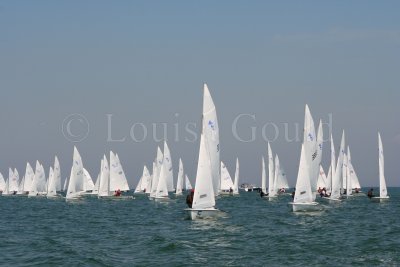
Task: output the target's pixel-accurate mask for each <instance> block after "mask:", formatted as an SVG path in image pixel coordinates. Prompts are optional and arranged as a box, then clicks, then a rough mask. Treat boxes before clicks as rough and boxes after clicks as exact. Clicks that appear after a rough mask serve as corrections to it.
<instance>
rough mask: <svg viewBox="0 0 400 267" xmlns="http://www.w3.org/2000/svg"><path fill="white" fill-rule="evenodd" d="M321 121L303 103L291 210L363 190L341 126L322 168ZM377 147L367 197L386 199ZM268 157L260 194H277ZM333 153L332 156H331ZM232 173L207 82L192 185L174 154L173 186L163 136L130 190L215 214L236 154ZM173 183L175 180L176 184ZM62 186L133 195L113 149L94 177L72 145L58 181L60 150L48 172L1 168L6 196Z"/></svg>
mask: <svg viewBox="0 0 400 267" xmlns="http://www.w3.org/2000/svg"><path fill="white" fill-rule="evenodd" d="M322 125H323V123H322V121H321V120H320V121H319V126H318V129H317V131H316V129H315V125H314V120H313V117H312V115H311V111H310V108H309V106H308V105H306V106H305V117H304V137H303V142H302V144H301V153H300V161H299V167H298V174H297V180H296V187H295V191H294V193H293V195H292V197H293V201H292V202H290V203H289V204H290V206H291V207H292V210H293V211H294V212H302V211H306V212H309V211H316V210H321V209H322V205H321V204H320V203H318V202H317V201H316V197H317V195H318V194H320V195H321V196H322V197H323V198H321V199H327V200H329V201H330V202H333V203H339V202H341V201H343V199H344V198H345V197H347V198H350V197H352V196H354V195H357V193H359V192H360V190H361V185H360V181H359V179H358V176H357V173H356V171H355V169H354V165H353V162H352V158H351V152H350V147H349V146H347V151H346V150H345V149H346V141H345V132H344V131H343V134H342V139H341V143H340V148H339V150H338V155H336V150H335V145H334V140H333V136H332V134H331V135H330V145H331V146H330V150H331V151H330V156H331V159H330V165H329V169H328V171H327V172H325V171H324V168H323V166H322V164H321V162H322V154H323V148H324V146H323V145H324V133H323V127H322ZM378 148H379V150H378V151H379V157H378V163H379V196H374V197H371V199H372V200H374V201H379V202H380V201H384V200H388V199H389V196H388V193H387V187H386V180H385V173H384V155H383V145H382V139H381V135H380V133H378ZM264 156H265V155H263V156H262V162H261V163H262V164H261V166H262V169H261V188H260V192H261V196H263V197H267V198H268V199H276V198H277V197H278V196H279V195H281V194H280V193H282V192H285V190H286V189H289V184H288V181H287V177H286V173H285V171H284V168H283V167H282V162H281V160H280V158H279V156H278V155H277V154H276V153H275V154H274V153H273V152H272V149H271V144H270V143H269V142H268V144H267V155H266V156H267V158H268V180H267V170H266V162H265V157H264ZM336 156H337V157H336ZM235 167H236V168H235V175H234V179H232V177H231V175H230V173H229V171H228V168H227V166H226V165H225V164H224V162H223V161H221V159H220V138H219V125H218V119H217V112H216V107H215V105H214V101H213V99H212V97H211V94H210V91H209V88H208V86H207V84H204V86H203V111H202V127H201V133H200V145H199V157H198V162H197V172H196V179H195V187H194V188H193V187H192V184H191V182H190V180H189V178H188V176H187V174H185V170H184V167H183V162H182V159H179V167H178V175H177V179H176V184H174V172H173V161H172V156H171V151H170V149H169V147H168V144H167V141H166V140H165V141H164V143H163V150H161V149H160V147H158V148H157V154H156V157H155V160H154V162H153V163H152V169H151V172H150V170H149V169H148V168H147V166H144V167H143V172H142V176H141V177H140V179H139V182H138V184H137V186H136V188H135V190H134V193H135V194H147V195H148V196H149V198H150V199H151V200H156V201H169V200H170V193H172V192H174V193H175V194H174V195H175V198H179V197H181V196H183V195H184V193H185V191H186V194H187V193H189V195H188V197H189V196H192V199H191V200H190V201H189V200H188V199H189V198H187V203H188V205H189V208H187V209H185V210H186V211H187V212H188V214H189V217H190V219H192V220H196V219H199V218H208V217H214V216H216V215H217V214H218V213H220V212H221V211H220V210H218V209H217V208H216V197H217V196H218V195H239V179H240V177H239V175H240V173H239V159H238V158H236V166H235ZM175 185H176V186H175ZM62 191H64V192H65V199H66V200H67V201H70V200H77V199H81V198H83V197H84V196H86V195H96V196H97V197H98V198H99V199H133V197H132V196H122V192H128V191H130V187H129V183H128V179H127V177H126V176H125V172H124V170H123V168H122V164H121V161H120V159H119V156H118V154H116V153H114V152H113V151H110V157H109V161H108V158H107V157H106V155H104V156H103V158H102V159H101V162H100V172H99V174H98V176H97V179H96V182H94V181H93V179H92V177H91V175H90V173H89V172H88V171H87V170H86V169H85V168H84V166H83V162H82V158H81V155H80V154H79V152H78V149H77V148H76V147H74V151H73V161H72V167H71V172H70V175H69V177H67V178H66V179H65V180H64V186H63V187H62V183H61V169H60V163H59V160H58V158H57V156H56V157H55V159H54V165H53V166H51V167H50V168H49V172H48V178H47V179H46V173H45V170H44V167H43V165H42V164H41V163H40V162H39V161H36V166H35V170H33V168H32V167H31V165H30V164H29V162H27V164H26V169H25V174H24V176H23V177H22V179H20V178H19V173H18V171H17V169H12V168H9V175H8V177H7V179H6V180H5V179H4V177H3V175H2V174H1V173H0V192H2V195H4V196H12V195H19V196H28V197H44V196H46V197H47V198H49V199H52V198H61V197H62V194H61V192H62Z"/></svg>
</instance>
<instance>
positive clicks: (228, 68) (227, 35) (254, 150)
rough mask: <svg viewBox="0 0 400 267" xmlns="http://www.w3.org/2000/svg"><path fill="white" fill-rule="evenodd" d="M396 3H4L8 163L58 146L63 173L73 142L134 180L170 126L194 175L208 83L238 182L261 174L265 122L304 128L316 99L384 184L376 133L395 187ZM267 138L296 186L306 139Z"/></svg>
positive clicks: (363, 175) (367, 177) (47, 156)
mask: <svg viewBox="0 0 400 267" xmlns="http://www.w3.org/2000/svg"><path fill="white" fill-rule="evenodd" d="M399 8H400V3H399V2H398V1H379V2H378V1H329V2H326V1H325V2H321V1H251V2H248V1H114V2H110V1H0V51H1V53H0V88H1V89H0V90H1V93H2V94H1V96H2V97H1V100H2V101H1V102H2V104H1V112H0V122H1V125H2V126H3V127H2V131H1V136H2V138H1V139H0V151H2V153H0V171H1V172H2V173H3V175H6V174H7V173H8V171H7V170H8V167H9V166H12V167H17V168H18V170H19V172H20V173H23V172H24V168H25V164H26V161H29V162H31V164H34V161H35V160H36V159H39V160H40V161H41V162H43V163H44V164H45V166H46V170H47V169H48V167H49V166H50V164H51V163H52V160H53V157H54V155H56V154H57V155H58V156H59V158H60V161H61V167H62V175H63V177H66V176H68V175H69V173H68V170H69V169H70V166H71V162H72V151H73V145H77V147H78V149H79V150H80V152H81V155H82V157H83V161H84V165H85V166H86V167H87V169H88V170H89V171H90V173H91V174H92V176H93V177H96V176H97V172H98V170H99V168H100V166H99V165H100V159H101V157H102V154H103V153H105V152H107V153H108V151H109V150H110V149H112V150H113V151H115V152H117V153H118V154H119V155H120V158H121V160H122V164H123V165H124V168H125V172H126V173H127V176H128V177H129V179H130V184H131V185H135V184H136V182H137V181H138V177H139V176H140V174H141V171H142V166H143V164H147V165H148V166H149V167H150V166H151V162H152V160H153V158H154V156H155V152H156V147H157V145H158V144H161V143H160V142H158V143H157V142H155V141H154V140H153V139H154V138H153V137H152V136H151V135H152V132H153V130H152V126H153V124H155V125H158V129H161V128H160V127H161V125H162V123H167V128H168V136H167V137H168V139H169V145H170V148H171V151H172V153H173V158H174V160H175V165H176V166H175V168H177V163H178V158H179V157H182V158H183V162H184V165H185V167H186V170H187V172H188V174H189V177H190V178H191V179H192V181H193V180H194V176H195V171H196V170H195V169H196V165H197V163H196V161H197V153H198V142H190V141H187V140H185V137H187V138H188V139H190V137H191V135H190V134H188V132H187V131H186V130H185V126H186V125H187V124H188V123H189V124H190V123H192V124H193V123H196V124H199V123H200V118H201V105H202V84H203V82H207V83H208V85H209V87H210V90H211V93H212V95H213V98H214V101H215V104H216V105H217V112H218V116H219V123H220V127H221V128H220V131H221V132H220V135H221V153H222V155H221V158H222V160H224V161H225V163H226V165H227V167H228V168H229V169H230V170H231V172H233V171H234V170H233V169H234V161H235V158H236V156H238V157H239V159H240V161H241V171H242V179H243V180H245V181H249V182H252V183H257V184H258V183H260V177H261V170H260V169H261V162H260V158H261V155H263V154H266V141H265V140H264V138H262V127H263V126H264V125H265V124H268V123H269V124H271V123H274V124H276V125H277V126H278V128H279V129H280V132H282V129H284V125H285V124H287V125H289V128H291V127H292V128H293V129H294V127H295V125H296V124H298V125H300V128H302V126H301V125H302V124H303V116H304V105H305V104H309V105H310V108H311V111H312V113H313V116H314V120H315V121H316V123H317V121H318V120H319V119H320V118H321V119H323V120H324V121H328V120H329V114H332V118H333V135H334V138H335V141H336V146H338V145H339V142H340V140H339V138H340V134H341V131H342V129H345V130H346V133H347V141H348V144H349V145H350V147H351V149H352V159H353V164H354V165H355V168H356V171H357V172H358V175H359V177H360V180H361V183H362V184H364V185H377V184H378V166H377V164H378V162H377V157H378V153H377V131H378V130H379V131H381V134H382V138H383V143H384V148H385V159H386V176H387V183H388V185H390V186H400V179H399V177H400V169H399V167H398V164H397V161H398V154H399V153H398V151H399V149H400V124H399V123H398V122H399V119H398V118H397V116H398V115H399V114H400V108H399V105H398V101H399V99H400V93H399V90H398V87H399V85H400V76H399V75H398V70H399V69H400V53H399V52H400V51H399V50H400V18H399V16H398V10H399ZM74 113H78V114H82V115H83V116H84V117H85V118H86V119H87V121H88V123H89V126H90V128H89V134H88V136H87V138H86V139H84V140H83V141H81V142H79V143H74V142H71V141H69V140H68V139H66V138H65V136H64V134H63V132H62V130H61V128H62V125H63V121H64V120H65V118H67V117H68V116H69V115H70V114H74ZM107 114H112V127H111V133H112V138H115V139H121V138H123V137H125V141H123V142H116V141H112V142H110V140H108V139H109V131H108V128H109V126H108V119H107V118H108V117H107V116H108V115H107ZM240 114H250V115H251V116H255V119H253V118H254V117H250V116H247V115H245V116H244V117H242V119H241V120H240V121H239V122H238V127H239V134H240V136H241V137H243V138H247V137H249V136H250V131H251V128H250V127H256V139H255V140H254V141H252V142H240V141H239V140H237V138H235V137H234V135H233V133H232V124H233V122H234V120H235V118H237V117H238V116H239V115H240ZM135 123H136V124H138V123H141V125H140V126H137V127H139V128H135V131H136V130H137V132H136V133H135V135H140V131H139V130H140V127H142V126H145V127H146V128H147V129H148V135H149V136H148V137H147V138H146V139H145V140H144V141H143V142H135V141H134V140H132V138H131V137H130V130H131V127H132V126H133V125H134V124H135ZM175 124H178V128H179V130H178V132H179V133H180V138H178V139H179V141H175V133H174V130H175V128H174V127H175V126H174V125H175ZM81 126H82V125H79V121H78V122H77V124H74V125H73V127H76V129H74V131H77V132H79V131H81V130H82V127H81ZM138 129H139V130H138ZM197 130H199V129H198V127H197ZM197 132H198V131H197ZM269 134H271V135H273V134H274V133H273V132H272V133H271V132H270V133H269ZM290 134H292V132H290ZM325 134H326V135H327V134H328V132H325ZM158 135H162V131H161V130H159V131H158ZM325 147H326V148H327V149H326V150H325V152H326V153H325V154H324V158H323V164H324V167H325V168H326V169H327V167H328V162H329V151H328V148H329V144H328V143H327V144H326V146H325ZM272 148H273V150H274V151H275V152H277V153H278V154H279V156H280V159H281V162H282V164H283V165H284V166H285V168H286V170H287V174H288V178H289V181H290V183H291V184H292V185H293V184H294V182H295V179H296V175H297V168H298V162H299V157H300V143H299V142H287V141H285V137H284V134H282V133H281V134H280V135H279V137H278V138H277V140H275V141H274V142H273V143H272ZM337 149H338V148H337ZM232 175H233V174H232Z"/></svg>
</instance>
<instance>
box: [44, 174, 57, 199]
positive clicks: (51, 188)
mask: <svg viewBox="0 0 400 267" xmlns="http://www.w3.org/2000/svg"><path fill="white" fill-rule="evenodd" d="M46 195H47V197H54V196H56V195H57V180H56V177H55V175H54V169H53V168H52V167H50V170H49V179H48V181H47V194H46Z"/></svg>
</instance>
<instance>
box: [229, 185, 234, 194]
mask: <svg viewBox="0 0 400 267" xmlns="http://www.w3.org/2000/svg"><path fill="white" fill-rule="evenodd" d="M229 194H231V195H232V194H233V189H232V187H229Z"/></svg>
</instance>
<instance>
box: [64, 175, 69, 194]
mask: <svg viewBox="0 0 400 267" xmlns="http://www.w3.org/2000/svg"><path fill="white" fill-rule="evenodd" d="M67 190H68V177H65V180H64V186H63V191H64V192H67Z"/></svg>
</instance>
